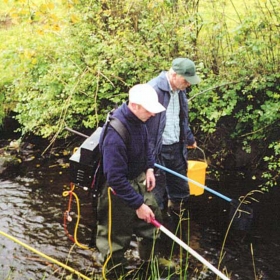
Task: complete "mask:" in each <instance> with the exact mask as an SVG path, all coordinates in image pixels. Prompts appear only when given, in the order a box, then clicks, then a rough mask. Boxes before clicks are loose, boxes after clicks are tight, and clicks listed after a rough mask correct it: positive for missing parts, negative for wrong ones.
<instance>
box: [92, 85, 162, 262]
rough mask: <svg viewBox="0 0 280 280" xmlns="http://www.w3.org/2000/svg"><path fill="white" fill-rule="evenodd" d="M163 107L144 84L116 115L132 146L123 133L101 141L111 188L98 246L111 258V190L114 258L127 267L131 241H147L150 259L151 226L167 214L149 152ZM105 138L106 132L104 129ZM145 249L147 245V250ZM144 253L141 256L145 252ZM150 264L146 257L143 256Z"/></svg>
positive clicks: (103, 198)
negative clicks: (151, 122)
mask: <svg viewBox="0 0 280 280" xmlns="http://www.w3.org/2000/svg"><path fill="white" fill-rule="evenodd" d="M164 110H165V108H164V107H163V106H162V105H161V104H160V103H159V102H158V96H157V93H156V92H155V90H154V89H153V88H152V87H151V86H150V85H148V84H138V85H135V86H134V87H132V88H131V89H130V91H129V101H128V103H124V104H122V105H121V106H120V107H119V108H118V109H116V110H115V111H114V114H113V117H114V118H117V119H118V120H119V121H121V123H122V124H123V125H124V126H125V128H126V130H127V133H128V134H129V143H125V142H124V140H123V139H122V137H121V136H120V135H119V134H118V132H117V131H116V130H115V129H114V128H113V127H111V126H108V128H107V131H106V134H105V136H104V139H103V136H102V135H101V137H100V139H102V140H101V141H100V143H99V145H100V149H101V152H102V155H103V171H104V175H105V178H106V186H107V187H104V188H102V191H101V195H100V198H99V202H98V229H97V237H96V244H97V247H98V249H99V251H100V252H101V255H102V258H103V259H104V258H106V256H108V255H109V251H110V250H109V249H110V246H109V242H108V231H109V225H110V224H109V223H108V218H109V216H108V206H109V201H110V196H108V186H110V187H111V189H112V190H113V193H114V195H111V206H112V211H111V213H112V218H111V223H112V224H111V229H112V234H111V241H112V256H111V258H110V264H111V266H112V265H119V264H121V265H124V266H125V263H126V259H125V257H124V253H125V251H126V250H127V249H128V248H129V245H130V241H131V237H132V235H133V234H135V235H136V236H137V237H139V238H141V240H142V241H141V244H142V246H144V247H145V250H142V252H145V253H147V254H148V256H150V252H151V250H152V245H153V239H154V237H155V236H156V228H155V227H154V226H153V225H152V224H150V222H151V220H153V219H155V218H157V219H161V211H160V209H159V207H158V204H157V203H156V200H155V198H154V196H153V194H152V192H151V191H152V189H153V188H154V187H155V176H154V172H153V168H154V163H155V162H154V157H153V156H152V152H151V150H150V148H149V140H148V132H147V128H146V124H145V122H146V121H147V120H148V119H149V118H151V117H153V116H155V114H157V113H160V112H162V111H164ZM103 134H104V129H103ZM143 244H144V245H143ZM140 253H141V252H140ZM140 257H141V258H145V256H141V255H140Z"/></svg>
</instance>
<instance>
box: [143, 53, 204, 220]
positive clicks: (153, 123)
mask: <svg viewBox="0 0 280 280" xmlns="http://www.w3.org/2000/svg"><path fill="white" fill-rule="evenodd" d="M199 82H200V78H199V77H198V76H197V74H196V68H195V64H194V62H193V61H191V60H190V59H188V58H176V59H174V60H173V62H172V66H171V68H170V69H169V71H163V72H161V73H160V74H159V76H158V77H156V78H154V79H152V80H151V81H150V82H149V84H150V85H151V86H152V87H153V88H154V89H155V90H156V92H157V94H158V97H159V101H160V102H161V104H162V105H163V106H164V107H165V108H166V111H163V112H162V113H160V114H158V115H157V116H155V118H153V119H150V120H149V121H148V122H147V127H148V131H149V135H150V142H151V143H150V144H151V148H152V150H153V153H154V156H155V158H156V161H157V163H159V164H161V165H163V166H165V167H167V168H169V169H172V170H173V171H176V172H177V173H180V174H182V175H184V176H185V175H186V171H187V146H192V147H196V141H195V139H194V136H193V134H192V132H191V130H190V128H189V123H188V101H187V97H186V93H187V91H188V90H189V89H190V87H191V85H195V84H198V83H199ZM158 172H159V176H158V177H157V185H156V188H155V189H154V193H155V195H156V197H157V200H158V203H159V204H160V205H161V207H162V208H165V207H166V204H167V201H166V196H167V199H168V209H169V213H171V216H172V214H174V212H175V215H173V217H178V214H180V213H181V212H182V210H183V209H184V207H185V204H186V202H187V200H188V198H189V186H188V182H187V181H184V180H182V179H180V178H178V177H176V176H174V175H171V174H170V173H166V174H165V173H164V172H162V171H160V170H159V171H158Z"/></svg>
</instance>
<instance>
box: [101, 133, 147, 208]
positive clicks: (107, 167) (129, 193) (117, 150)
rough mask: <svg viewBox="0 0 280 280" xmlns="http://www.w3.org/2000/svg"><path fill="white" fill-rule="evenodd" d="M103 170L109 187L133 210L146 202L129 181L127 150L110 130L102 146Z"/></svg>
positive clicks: (117, 136) (116, 134)
mask: <svg viewBox="0 0 280 280" xmlns="http://www.w3.org/2000/svg"><path fill="white" fill-rule="evenodd" d="M102 155H103V170H104V175H105V178H106V180H107V183H108V185H109V186H110V187H111V188H112V189H113V190H114V192H115V193H116V195H117V196H119V197H120V198H121V199H123V200H124V202H125V203H126V204H127V205H128V206H129V207H131V208H133V209H135V210H136V209H138V208H139V207H140V206H141V205H142V204H143V202H144V199H143V196H142V195H140V194H139V193H137V192H136V191H135V190H134V188H133V187H132V186H131V184H130V183H129V181H128V164H127V163H128V158H127V148H126V145H125V143H124V142H123V140H122V139H121V137H120V136H119V134H118V133H117V132H116V131H115V130H113V129H110V128H109V129H108V131H107V134H106V137H105V139H104V142H103V145H102Z"/></svg>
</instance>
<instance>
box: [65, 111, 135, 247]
mask: <svg viewBox="0 0 280 280" xmlns="http://www.w3.org/2000/svg"><path fill="white" fill-rule="evenodd" d="M109 125H110V126H111V127H113V128H114V129H115V130H116V131H117V133H118V134H119V135H120V136H121V138H122V139H123V141H124V143H125V144H126V145H128V143H129V140H130V139H129V134H128V132H127V129H126V128H125V126H124V125H123V124H122V122H121V121H120V120H119V119H117V118H115V117H113V116H112V111H111V112H110V113H109V114H108V117H107V120H106V122H105V125H104V126H105V127H104V133H103V139H102V141H103V140H104V138H105V136H106V132H107V129H108V127H109ZM102 129H103V128H101V127H98V128H97V129H96V130H95V131H94V132H93V133H92V134H91V135H90V136H89V137H88V138H87V139H86V140H85V141H84V142H83V143H82V145H81V146H80V147H79V148H78V149H77V150H76V152H75V153H74V154H73V155H72V156H71V157H70V180H71V182H72V183H74V184H75V185H76V186H79V187H81V188H83V189H84V190H89V191H90V193H91V197H92V210H93V215H92V233H91V240H90V243H89V247H90V248H94V247H96V233H97V220H98V217H97V204H98V199H97V198H98V194H99V192H100V190H101V188H102V186H104V184H105V181H106V180H105V176H104V173H103V161H102V154H101V151H100V148H99V143H100V137H101V132H102ZM72 131H73V130H72Z"/></svg>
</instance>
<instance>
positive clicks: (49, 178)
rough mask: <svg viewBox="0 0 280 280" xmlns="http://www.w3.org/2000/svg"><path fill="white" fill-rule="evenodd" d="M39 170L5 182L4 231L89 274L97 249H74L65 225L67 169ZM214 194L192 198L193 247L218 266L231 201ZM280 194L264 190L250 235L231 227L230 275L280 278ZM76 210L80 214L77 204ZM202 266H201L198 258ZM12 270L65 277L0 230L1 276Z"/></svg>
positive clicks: (86, 216) (83, 238)
mask: <svg viewBox="0 0 280 280" xmlns="http://www.w3.org/2000/svg"><path fill="white" fill-rule="evenodd" d="M41 167H42V166H41ZM39 169H40V172H39V171H36V170H35V171H34V170H33V171H32V170H30V169H29V168H28V167H27V168H26V169H24V172H23V173H24V174H25V175H24V174H22V172H20V173H21V177H20V176H19V177H16V178H14V179H9V180H2V181H0V194H1V195H0V220H1V227H0V230H1V231H3V232H5V233H7V234H9V235H11V236H13V237H15V238H17V239H19V240H20V241H22V242H24V243H26V244H28V245H29V246H31V247H33V248H35V249H37V250H39V251H40V252H42V253H44V254H46V255H48V256H50V257H52V258H54V259H56V260H58V261H60V262H62V263H65V264H67V265H69V266H70V267H73V268H74V269H76V270H78V271H80V272H81V273H85V274H87V273H89V272H91V271H92V270H94V266H93V260H92V252H91V251H90V250H83V249H81V248H78V247H74V248H73V247H72V245H73V243H72V242H71V241H70V240H69V239H68V237H67V236H66V234H65V231H64V228H63V213H64V211H65V210H66V208H67V203H68V198H65V197H63V196H62V192H63V191H64V190H65V189H66V188H69V186H67V185H68V184H69V182H68V175H67V172H68V170H67V169H62V168H61V167H59V165H58V166H57V168H49V166H48V165H46V166H45V168H44V169H43V171H42V168H39ZM77 193H78V194H79V197H80V201H81V203H82V204H83V205H82V208H81V209H82V219H81V224H80V227H79V235H78V238H79V241H80V242H81V243H83V244H89V241H90V237H91V236H90V230H89V228H90V226H91V220H90V216H91V205H90V199H89V197H88V196H87V194H86V193H85V192H83V191H81V190H77ZM209 197H210V195H209V194H207V193H204V194H203V195H201V196H199V197H192V198H191V199H190V218H191V227H192V228H191V235H192V236H191V242H190V246H191V247H192V248H193V249H194V250H196V251H197V252H198V253H200V254H201V255H202V256H203V257H204V258H206V259H207V260H208V261H210V262H211V263H212V264H213V265H214V266H216V267H217V266H218V259H219V254H220V249H221V247H222V243H223V238H224V234H225V231H226V227H227V224H228V220H227V215H228V210H229V205H228V203H227V202H224V201H222V200H221V199H220V198H215V197H211V199H209ZM277 197H278V198H279V195H278V194H277V191H276V190H274V191H272V192H271V194H266V195H263V197H262V198H261V202H260V203H259V204H257V206H256V209H255V216H256V221H255V224H254V226H253V229H252V231H251V232H250V233H249V234H247V235H244V233H241V232H236V231H231V232H230V235H229V237H228V239H227V242H226V244H225V249H224V251H225V255H224V259H223V262H222V266H221V269H222V268H224V267H226V268H227V270H228V272H232V275H231V279H240V280H243V279H244V280H247V279H248V280H251V279H255V275H254V271H255V273H256V275H257V278H256V279H270V280H276V279H279V277H280V269H279V265H278V260H279V257H280V242H279V237H278V235H279V233H280V229H279V219H278V218H277V215H278V213H279V202H278V201H279V199H278V198H277ZM74 206H75V204H74V205H73V207H74ZM72 210H73V211H72V212H73V213H72V214H73V217H75V212H76V209H72ZM69 232H70V233H73V232H74V224H73V225H72V224H71V225H70V228H69ZM252 250H253V254H254V256H253V257H252ZM253 264H254V265H255V267H254V266H253ZM197 267H198V268H199V269H202V266H201V264H199V263H197ZM9 273H11V275H12V276H11V278H9V279H63V277H62V275H63V269H62V268H60V267H58V266H57V265H56V264H53V263H51V262H50V261H48V260H46V259H44V258H43V257H41V256H38V255H36V254H34V253H32V252H30V251H29V250H27V249H25V248H23V247H22V246H20V245H19V244H17V243H14V242H13V241H10V240H9V239H7V238H6V237H3V236H1V235H0V279H8V275H9ZM64 273H65V274H64V275H67V274H70V273H69V272H67V271H66V272H64ZM210 274H211V273H210ZM207 275H208V276H207ZM200 279H215V276H214V275H212V276H209V274H206V277H205V278H200Z"/></svg>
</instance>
